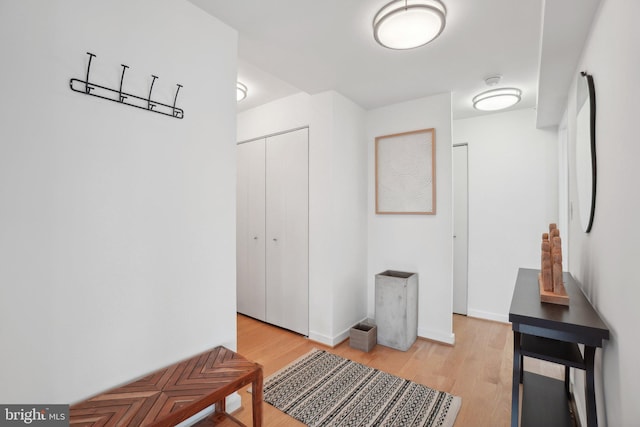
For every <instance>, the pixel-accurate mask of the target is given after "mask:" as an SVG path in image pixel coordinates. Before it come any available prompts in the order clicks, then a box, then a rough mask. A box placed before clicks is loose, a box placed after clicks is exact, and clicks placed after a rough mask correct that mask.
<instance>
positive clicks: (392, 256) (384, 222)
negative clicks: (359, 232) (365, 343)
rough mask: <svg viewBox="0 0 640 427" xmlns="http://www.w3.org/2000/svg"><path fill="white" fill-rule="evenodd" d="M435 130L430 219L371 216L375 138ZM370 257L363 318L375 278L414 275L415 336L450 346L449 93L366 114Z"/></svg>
mask: <svg viewBox="0 0 640 427" xmlns="http://www.w3.org/2000/svg"><path fill="white" fill-rule="evenodd" d="M428 128H435V141H436V166H435V168H436V196H437V199H436V203H437V204H436V207H437V212H436V214H435V215H376V214H375V160H374V159H375V138H376V137H377V136H382V135H391V134H395V133H400V132H407V131H412V130H419V129H428ZM367 144H368V162H369V163H368V164H369V181H368V195H369V202H368V205H369V206H368V217H369V219H368V223H369V231H368V233H369V242H368V247H369V253H368V268H367V270H368V271H367V282H368V289H369V293H368V295H369V297H368V300H369V301H368V315H369V316H370V317H372V318H373V317H374V312H375V275H376V274H377V273H380V272H383V271H385V270H400V271H408V272H417V273H418V277H419V285H418V287H419V290H418V294H419V296H418V297H419V303H418V335H419V336H422V337H425V338H430V339H434V340H437V341H443V342H448V343H453V342H454V340H455V337H454V335H453V330H452V329H453V328H452V298H453V297H452V295H453V294H452V283H453V270H452V269H453V241H452V240H453V220H452V203H453V202H452V163H451V162H452V160H451V145H452V138H451V95H450V94H448V93H447V94H441V95H435V96H431V97H428V98H421V99H418V100H414V101H409V102H404V103H400V104H394V105H390V106H387V107H383V108H378V109H375V110H371V111H369V112H367Z"/></svg>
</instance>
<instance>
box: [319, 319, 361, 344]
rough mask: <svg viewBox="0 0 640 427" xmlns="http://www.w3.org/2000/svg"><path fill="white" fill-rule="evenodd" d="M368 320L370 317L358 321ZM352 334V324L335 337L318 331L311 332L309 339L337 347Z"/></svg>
mask: <svg viewBox="0 0 640 427" xmlns="http://www.w3.org/2000/svg"><path fill="white" fill-rule="evenodd" d="M367 321H368V319H367V318H364V319H362V320H361V321H360V322H358V323H362V322H367ZM350 334H351V326H350V327H348V328H347V329H346V330H344V331H342V332H340V333H339V334H338V335H336V336H334V337H329V336H327V335H323V334H319V333H316V332H309V339H310V340H311V341H315V342H318V343H320V344H324V345H326V346H329V347H335V346H337V345H338V344H340V343H341V342H342V341H344V340H346V339H348V338H349V335H350Z"/></svg>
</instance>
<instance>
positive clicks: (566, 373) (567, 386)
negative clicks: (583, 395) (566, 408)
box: [564, 366, 571, 397]
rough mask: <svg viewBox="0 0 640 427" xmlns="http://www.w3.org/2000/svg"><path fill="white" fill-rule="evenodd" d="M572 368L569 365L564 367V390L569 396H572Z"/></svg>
mask: <svg viewBox="0 0 640 427" xmlns="http://www.w3.org/2000/svg"><path fill="white" fill-rule="evenodd" d="M570 370H571V368H570V367H569V366H565V367H564V391H565V393H567V397H571V387H570V380H571V379H570V377H569V372H570Z"/></svg>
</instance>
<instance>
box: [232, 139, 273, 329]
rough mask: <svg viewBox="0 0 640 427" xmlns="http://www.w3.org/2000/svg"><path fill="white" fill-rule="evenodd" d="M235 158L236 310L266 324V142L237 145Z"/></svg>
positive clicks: (259, 141)
mask: <svg viewBox="0 0 640 427" xmlns="http://www.w3.org/2000/svg"><path fill="white" fill-rule="evenodd" d="M237 154H238V158H237V161H238V169H237V170H238V172H237V174H238V175H237V176H238V180H237V186H238V189H237V236H236V237H237V239H236V242H237V245H236V275H237V279H236V280H237V296H238V298H237V301H238V308H237V310H238V312H239V313H242V314H246V315H247V316H251V317H254V318H256V319H260V320H266V312H265V308H266V302H265V295H266V291H265V279H266V276H265V256H266V255H265V250H266V245H265V243H266V240H265V234H266V233H265V140H264V139H259V140H256V141H252V142H247V143H244V144H239V145H238V149H237Z"/></svg>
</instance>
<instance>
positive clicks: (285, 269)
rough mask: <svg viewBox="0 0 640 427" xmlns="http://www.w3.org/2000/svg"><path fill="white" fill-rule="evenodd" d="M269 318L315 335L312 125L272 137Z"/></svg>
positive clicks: (269, 149) (269, 150) (268, 155)
mask: <svg viewBox="0 0 640 427" xmlns="http://www.w3.org/2000/svg"><path fill="white" fill-rule="evenodd" d="M265 163H266V239H267V240H266V246H267V249H266V260H267V264H266V277H267V279H266V282H267V286H266V307H267V308H266V314H267V322H269V323H273V324H275V325H277V326H281V327H283V328H287V329H290V330H292V331H295V332H298V333H301V334H303V335H308V334H309V143H308V129H306V128H305V129H300V130H296V131H292V132H288V133H284V134H280V135H276V136H272V137H268V138H267V139H266V162H265Z"/></svg>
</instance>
